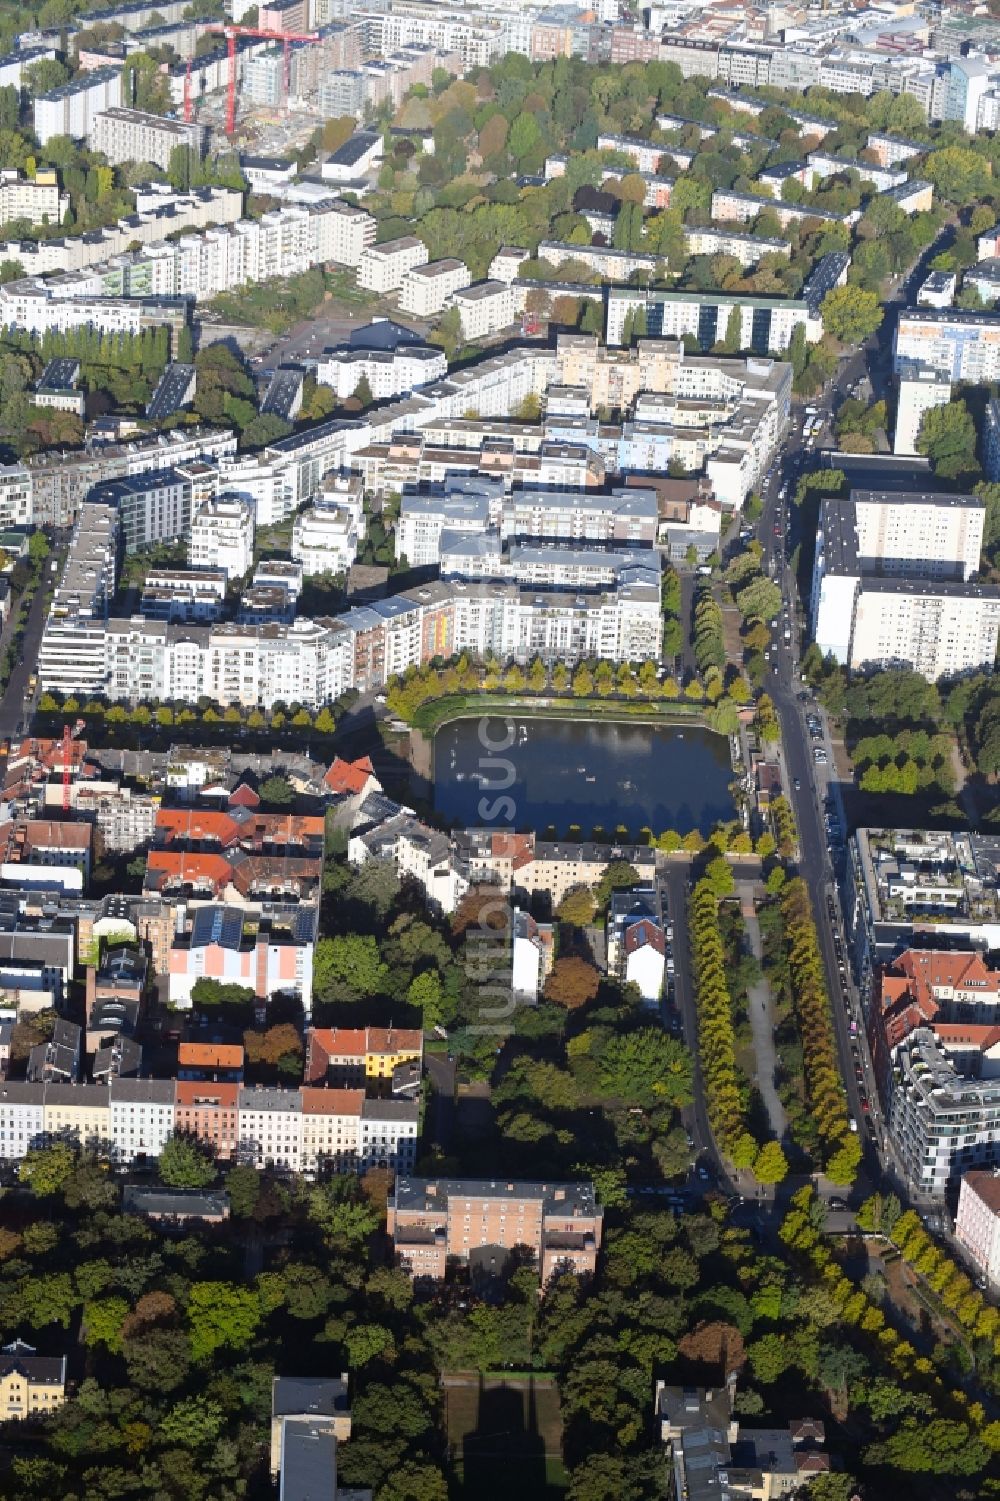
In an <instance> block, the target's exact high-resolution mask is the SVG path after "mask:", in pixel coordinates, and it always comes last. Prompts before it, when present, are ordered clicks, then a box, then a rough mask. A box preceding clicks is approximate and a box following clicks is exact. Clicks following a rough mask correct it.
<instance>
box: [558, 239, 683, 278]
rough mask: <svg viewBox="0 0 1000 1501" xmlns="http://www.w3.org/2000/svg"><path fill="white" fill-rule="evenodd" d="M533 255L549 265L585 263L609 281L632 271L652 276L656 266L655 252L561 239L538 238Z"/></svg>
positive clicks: (658, 263) (582, 264)
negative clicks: (643, 252) (618, 248)
mask: <svg viewBox="0 0 1000 1501" xmlns="http://www.w3.org/2000/svg"><path fill="white" fill-rule="evenodd" d="M537 256H538V259H539V260H540V261H545V262H546V263H547V264H548V265H550V266H561V265H562V263H563V262H564V261H576V262H577V263H578V264H579V265H581V266H586V267H587V270H588V271H593V272H595V273H596V274H597V275H598V276H600V277H601V278H602V279H603V280H605V281H610V282H616V281H619V282H627V281H628V280H629V279H630V277H632V276H633V275H634V274H635V272H636V271H644V272H646V273H647V275H649V276H654V275H655V274H656V270H657V267H658V266H659V265H660V261H659V259H658V258H657V257H656V256H655V255H641V254H639V252H638V251H631V250H615V249H614V248H613V247H612V246H610V245H573V244H569V243H567V242H566V241H564V240H542V241H541V243H540V244H539V246H538V252H537Z"/></svg>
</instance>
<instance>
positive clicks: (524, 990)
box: [510, 907, 555, 1006]
mask: <svg viewBox="0 0 1000 1501" xmlns="http://www.w3.org/2000/svg"><path fill="white" fill-rule="evenodd" d="M554 942H555V928H554V927H553V925H552V923H540V922H536V921H535V919H534V918H533V917H532V915H531V913H530V912H522V910H521V909H520V907H515V908H514V914H513V923H512V925H511V959H510V988H511V994H512V995H513V997H514V999H515V1000H517V1001H520V1002H521V1004H522V1005H528V1006H534V1005H535V1004H536V1002H537V1000H538V997H539V995H540V993H541V991H542V989H543V987H544V985H545V981H546V979H547V978H548V976H549V974H550V973H551V970H552V964H553V961H554V959H555V947H554Z"/></svg>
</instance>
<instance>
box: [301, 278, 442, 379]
mask: <svg viewBox="0 0 1000 1501" xmlns="http://www.w3.org/2000/svg"><path fill="white" fill-rule="evenodd" d="M407 274H408V275H412V276H415V275H416V274H417V272H415V271H414V272H409V273H407ZM447 375H448V361H447V360H446V358H445V356H444V352H443V350H440V349H435V348H432V347H431V346H430V345H426V344H403V345H401V346H400V347H399V348H398V349H356V348H345V349H333V350H328V351H327V352H326V353H325V354H324V355H323V357H322V359H321V360H320V361H319V362H318V364H317V366H316V379H317V380H318V381H319V382H320V384H321V385H324V386H330V387H331V388H332V389H333V390H334V391H335V392H336V394H337V396H338V398H339V399H340V400H341V401H344V400H346V398H347V397H348V396H353V395H354V393H355V391H356V390H357V389H358V385H359V383H360V382H361V381H362V380H366V381H367V382H368V385H369V388H370V390H371V393H372V396H373V397H374V399H375V400H376V401H388V400H391V399H392V397H394V396H405V395H408V394H409V392H410V391H412V390H414V388H415V387H417V386H422V385H425V384H427V383H429V382H431V381H437V380H443V379H446V378H447Z"/></svg>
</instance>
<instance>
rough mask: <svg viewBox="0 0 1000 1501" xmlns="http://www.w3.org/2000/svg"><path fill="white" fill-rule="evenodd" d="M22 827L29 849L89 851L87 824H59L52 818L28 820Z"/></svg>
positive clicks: (88, 827)
mask: <svg viewBox="0 0 1000 1501" xmlns="http://www.w3.org/2000/svg"><path fill="white" fill-rule="evenodd" d="M23 827H24V832H25V837H26V838H27V841H28V846H29V848H31V849H50V850H51V849H77V850H89V849H90V841H91V832H92V831H91V827H90V824H89V823H61V822H60V821H59V820H58V819H53V818H29V819H27V820H26V822H25V824H24V826H23ZM0 832H2V831H0Z"/></svg>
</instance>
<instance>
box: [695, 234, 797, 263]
mask: <svg viewBox="0 0 1000 1501" xmlns="http://www.w3.org/2000/svg"><path fill="white" fill-rule="evenodd" d="M682 233H683V235H684V247H685V249H686V250H687V253H688V255H732V256H735V257H736V259H737V260H738V261H739V263H740V265H741V266H743V267H744V268H750V267H752V266H756V265H757V264H758V262H759V261H760V260H761V258H762V257H763V256H765V255H780V256H781V257H782V259H785V260H787V258H788V257H789V256H790V255H791V252H792V247H791V244H790V243H789V241H788V240H769V239H767V238H766V237H764V236H761V235H750V234H740V233H739V232H738V231H737V230H731V229H722V228H718V227H715V226H712V225H707V226H704V227H699V228H695V227H692V226H691V225H687V224H685V225H684V228H683V231H682Z"/></svg>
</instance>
